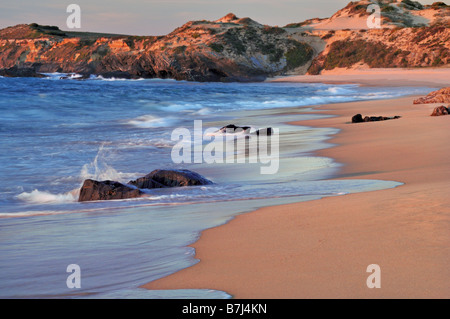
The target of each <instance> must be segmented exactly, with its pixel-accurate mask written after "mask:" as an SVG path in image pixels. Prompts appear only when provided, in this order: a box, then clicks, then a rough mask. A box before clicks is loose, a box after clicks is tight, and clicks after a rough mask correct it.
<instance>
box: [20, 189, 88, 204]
mask: <svg viewBox="0 0 450 319" xmlns="http://www.w3.org/2000/svg"><path fill="white" fill-rule="evenodd" d="M78 191H79V190H73V191H70V192H68V193H65V194H52V193H49V192H45V191H39V190H37V189H35V190H33V191H32V192H29V193H27V192H23V193H21V194H19V195H17V196H16V198H17V199H19V200H21V201H24V202H27V203H31V204H48V203H56V204H61V203H67V202H76V201H77V199H78V196H76V194H77V193H78Z"/></svg>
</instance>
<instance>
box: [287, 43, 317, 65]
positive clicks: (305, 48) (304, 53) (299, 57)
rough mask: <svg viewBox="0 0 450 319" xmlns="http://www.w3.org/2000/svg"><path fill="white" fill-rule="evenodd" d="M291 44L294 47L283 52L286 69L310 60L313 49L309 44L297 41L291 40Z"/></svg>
mask: <svg viewBox="0 0 450 319" xmlns="http://www.w3.org/2000/svg"><path fill="white" fill-rule="evenodd" d="M291 44H293V45H294V47H293V48H292V49H290V50H288V51H287V52H286V53H285V57H286V68H287V69H295V68H297V67H299V66H302V65H304V64H305V63H307V62H308V61H309V60H311V58H312V55H313V50H312V48H311V47H310V46H309V45H307V44H305V43H301V42H297V41H291Z"/></svg>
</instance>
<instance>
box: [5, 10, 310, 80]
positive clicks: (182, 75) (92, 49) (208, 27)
mask: <svg viewBox="0 0 450 319" xmlns="http://www.w3.org/2000/svg"><path fill="white" fill-rule="evenodd" d="M312 57H313V49H312V48H311V47H310V46H309V45H308V44H306V43H304V42H302V41H297V40H295V39H292V38H290V37H289V34H288V33H287V32H286V31H285V30H284V29H281V28H277V27H270V26H263V25H261V24H259V23H257V22H254V21H253V20H251V19H238V18H237V17H236V16H234V15H232V14H230V15H227V16H226V17H224V18H222V19H219V20H218V21H215V22H210V21H192V22H188V23H186V24H185V25H183V26H182V27H180V28H178V29H176V30H174V31H173V32H172V33H170V34H168V35H166V36H161V37H152V36H148V37H137V36H120V35H98V34H88V33H77V32H64V31H61V30H59V29H57V28H54V27H46V26H39V25H35V24H32V25H19V26H15V27H12V28H7V29H3V30H2V31H0V68H3V69H8V68H11V67H14V66H18V67H19V68H31V69H33V70H34V71H36V72H41V73H42V72H44V73H45V72H65V73H71V72H74V73H79V74H82V75H90V74H96V75H102V76H105V77H113V76H114V77H125V78H138V77H144V78H154V77H158V78H173V79H177V80H192V81H250V80H263V79H264V78H266V77H267V76H273V75H278V74H282V73H283V72H287V71H289V70H292V69H295V68H297V67H299V66H302V65H304V64H306V63H308V62H309V61H310V60H311V59H312Z"/></svg>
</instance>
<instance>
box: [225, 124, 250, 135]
mask: <svg viewBox="0 0 450 319" xmlns="http://www.w3.org/2000/svg"><path fill="white" fill-rule="evenodd" d="M250 129H251V127H250V126H237V125H234V124H228V125H227V126H224V127H222V128H221V129H220V130H219V132H220V133H241V132H244V133H250Z"/></svg>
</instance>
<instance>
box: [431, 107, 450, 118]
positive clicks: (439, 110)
mask: <svg viewBox="0 0 450 319" xmlns="http://www.w3.org/2000/svg"><path fill="white" fill-rule="evenodd" d="M449 113H450V110H449V109H448V108H446V107H445V106H443V105H441V106H438V107H436V108H434V110H433V113H431V116H441V115H448V114H449Z"/></svg>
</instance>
